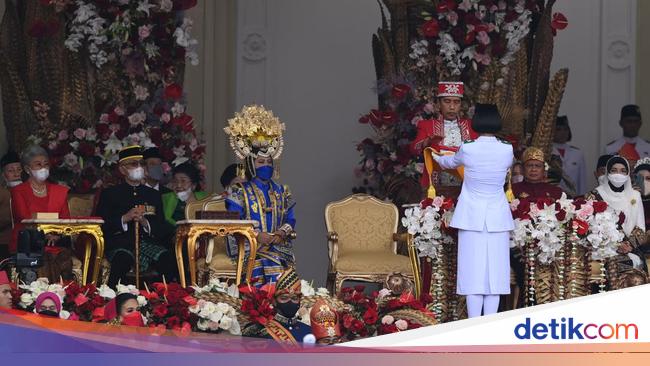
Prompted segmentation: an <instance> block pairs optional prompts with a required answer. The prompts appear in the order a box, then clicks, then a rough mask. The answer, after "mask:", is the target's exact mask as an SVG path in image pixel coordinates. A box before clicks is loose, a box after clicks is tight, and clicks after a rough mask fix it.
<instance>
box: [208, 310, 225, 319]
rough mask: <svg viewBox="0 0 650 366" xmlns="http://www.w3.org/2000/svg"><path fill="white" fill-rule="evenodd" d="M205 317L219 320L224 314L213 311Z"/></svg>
mask: <svg viewBox="0 0 650 366" xmlns="http://www.w3.org/2000/svg"><path fill="white" fill-rule="evenodd" d="M206 318H208V319H210V320H211V321H213V322H219V321H221V319H223V318H224V315H223V313H222V312H220V311H215V312H214V313H212V314H209V315H208V316H206Z"/></svg>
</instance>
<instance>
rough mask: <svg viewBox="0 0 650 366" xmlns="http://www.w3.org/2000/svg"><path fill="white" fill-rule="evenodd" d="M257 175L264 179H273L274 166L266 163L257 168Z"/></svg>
mask: <svg viewBox="0 0 650 366" xmlns="http://www.w3.org/2000/svg"><path fill="white" fill-rule="evenodd" d="M255 176H256V177H258V178H260V179H262V180H271V178H272V177H273V167H272V166H270V165H264V166H261V167H259V168H256V169H255Z"/></svg>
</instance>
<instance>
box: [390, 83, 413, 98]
mask: <svg viewBox="0 0 650 366" xmlns="http://www.w3.org/2000/svg"><path fill="white" fill-rule="evenodd" d="M410 91H411V87H410V86H408V85H406V84H396V85H394V86H393V89H392V90H391V92H390V93H391V95H392V97H393V98H395V99H397V100H402V99H404V97H405V96H406V95H407V94H408V93H409V92H410Z"/></svg>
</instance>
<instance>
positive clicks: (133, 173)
mask: <svg viewBox="0 0 650 366" xmlns="http://www.w3.org/2000/svg"><path fill="white" fill-rule="evenodd" d="M129 179H131V180H134V181H135V180H137V181H141V180H142V179H144V168H143V167H137V168H135V169H131V170H129Z"/></svg>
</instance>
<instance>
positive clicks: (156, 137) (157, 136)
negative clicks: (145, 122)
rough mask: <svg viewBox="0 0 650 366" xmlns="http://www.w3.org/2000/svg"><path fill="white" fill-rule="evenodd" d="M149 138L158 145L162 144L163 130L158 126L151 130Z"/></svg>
mask: <svg viewBox="0 0 650 366" xmlns="http://www.w3.org/2000/svg"><path fill="white" fill-rule="evenodd" d="M149 138H150V139H151V142H153V143H154V144H155V145H156V146H160V145H162V131H161V130H160V128H158V127H154V128H151V129H150V130H149Z"/></svg>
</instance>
